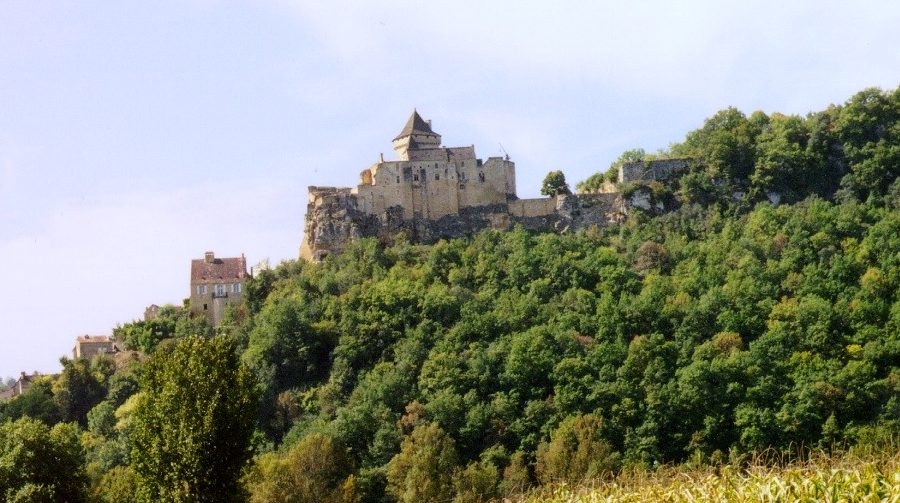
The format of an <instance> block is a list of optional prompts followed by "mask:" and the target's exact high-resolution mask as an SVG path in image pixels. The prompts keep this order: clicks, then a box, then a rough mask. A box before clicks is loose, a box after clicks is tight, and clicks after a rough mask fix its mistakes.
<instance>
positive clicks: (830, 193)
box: [576, 88, 900, 205]
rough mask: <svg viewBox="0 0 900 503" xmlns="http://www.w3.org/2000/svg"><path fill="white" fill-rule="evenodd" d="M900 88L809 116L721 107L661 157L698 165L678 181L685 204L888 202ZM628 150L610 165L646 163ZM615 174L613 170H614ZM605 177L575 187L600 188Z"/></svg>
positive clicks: (899, 144)
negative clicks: (738, 197)
mask: <svg viewBox="0 0 900 503" xmlns="http://www.w3.org/2000/svg"><path fill="white" fill-rule="evenodd" d="M898 118H900V88H897V89H895V90H894V91H882V90H880V89H876V88H870V89H865V90H863V91H861V92H859V93H857V94H856V95H854V96H853V97H851V98H850V99H849V100H847V101H846V102H845V103H844V104H842V105H832V106H830V107H828V108H827V109H826V110H823V111H821V112H816V113H811V114H809V115H807V116H806V117H801V116H797V115H784V114H780V113H773V114H772V115H766V114H764V113H763V112H759V111H757V112H753V113H752V114H750V116H749V117H748V116H746V115H745V114H744V113H743V112H741V111H740V110H737V109H736V108H733V107H732V108H727V109H725V110H721V111H719V112H718V113H716V114H715V115H713V116H712V117H710V118H708V119H706V121H705V122H704V124H703V126H702V127H701V128H699V129H696V130H694V131H691V132H690V133H688V134H687V136H686V138H685V139H684V141H683V142H680V143H676V144H673V145H672V146H671V147H670V148H669V149H668V151H665V152H662V153H661V156H662V157H685V158H690V159H692V160H693V161H694V164H695V166H694V169H692V171H691V172H690V173H688V174H687V175H685V176H683V177H682V178H681V179H680V180H679V191H678V196H679V199H680V201H681V202H682V203H685V204H694V203H697V204H702V205H709V204H714V203H723V204H732V202H731V201H730V199H731V198H730V197H726V196H731V194H734V193H737V194H746V195H747V197H749V198H750V200H751V201H762V200H765V199H766V198H768V197H776V195H777V197H779V198H781V201H782V202H797V201H800V200H802V199H804V198H806V197H808V196H810V195H818V196H820V197H825V198H831V197H838V198H840V199H847V198H854V199H857V200H866V199H868V198H870V197H872V198H875V200H881V199H882V198H883V197H885V196H886V195H887V194H888V193H889V190H890V187H891V183H893V182H894V180H895V179H896V178H897V176H898V175H900V167H898V166H900V122H898ZM642 154H643V151H641V150H629V151H626V152H625V153H624V154H622V156H621V157H620V158H619V159H618V160H617V161H615V162H613V163H612V165H611V168H610V169H611V170H612V169H613V168H615V167H617V165H620V164H622V163H623V162H625V161H626V160H639V159H640V157H638V156H639V155H642ZM608 173H609V172H608ZM604 176H605V175H601V174H600V173H597V174H595V175H591V176H590V177H589V178H588V179H586V180H584V181H583V182H579V183H578V184H577V185H576V187H577V188H578V190H579V192H590V191H592V190H596V189H597V188H599V186H600V185H601V184H602V183H603V180H604Z"/></svg>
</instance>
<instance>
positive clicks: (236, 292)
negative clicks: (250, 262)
mask: <svg viewBox="0 0 900 503" xmlns="http://www.w3.org/2000/svg"><path fill="white" fill-rule="evenodd" d="M248 277H249V275H248V274H247V259H246V258H245V257H244V255H243V254H241V256H240V257H234V258H216V256H215V254H214V253H213V252H211V251H208V252H206V253H205V254H204V256H203V258H202V259H194V260H192V261H191V297H190V298H191V301H190V303H191V314H193V315H196V316H205V317H206V319H207V320H209V322H210V323H212V324H213V325H214V326H215V325H218V324H219V323H221V322H222V318H223V317H224V316H225V307H226V306H228V305H233V304H239V303H241V302H243V300H244V294H243V292H244V282H245V281H246V280H247V278H248Z"/></svg>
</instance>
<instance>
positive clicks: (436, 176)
mask: <svg viewBox="0 0 900 503" xmlns="http://www.w3.org/2000/svg"><path fill="white" fill-rule="evenodd" d="M434 179H435V180H440V179H441V174H440V173H438V172H437V171H435V172H434Z"/></svg>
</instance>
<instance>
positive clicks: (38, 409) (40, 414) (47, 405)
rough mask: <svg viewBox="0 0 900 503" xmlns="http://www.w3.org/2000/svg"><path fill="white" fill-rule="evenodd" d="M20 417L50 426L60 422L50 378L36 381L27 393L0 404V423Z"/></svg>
mask: <svg viewBox="0 0 900 503" xmlns="http://www.w3.org/2000/svg"><path fill="white" fill-rule="evenodd" d="M22 417H30V418H33V419H39V420H41V421H43V422H44V424H47V425H50V426H52V425H54V424H56V423H58V422H59V421H60V412H59V406H58V405H57V404H56V401H55V400H54V399H53V383H52V379H51V378H50V377H43V378H40V379H38V380H36V381H35V382H33V383H32V384H31V387H30V388H29V389H28V391H26V392H25V393H22V394H21V395H19V396H17V397H15V398H13V399H12V400H10V401H9V402H0V422H2V421H4V420H5V419H13V420H15V419H19V418H22Z"/></svg>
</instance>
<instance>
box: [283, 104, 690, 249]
mask: <svg viewBox="0 0 900 503" xmlns="http://www.w3.org/2000/svg"><path fill="white" fill-rule="evenodd" d="M393 145H394V150H395V151H396V153H397V155H398V157H399V159H398V160H394V161H386V160H384V156H382V158H381V159H380V160H379V161H378V162H376V163H375V164H373V165H372V166H370V167H369V168H367V169H365V170H363V172H362V173H360V183H359V184H358V185H357V186H356V187H354V188H344V187H316V186H312V187H309V203H308V205H307V210H306V224H305V227H304V233H303V241H302V243H301V245H300V258H302V259H304V260H313V261H318V260H321V259H322V258H324V257H325V256H327V255H329V254H335V253H340V252H341V251H342V250H343V249H344V247H345V246H346V245H347V244H348V243H350V242H351V241H353V240H355V239H359V238H363V237H375V238H378V239H379V240H381V241H382V242H390V241H391V240H392V239H393V237H394V236H395V235H397V233H400V232H403V233H405V234H406V235H407V236H408V237H409V238H410V239H411V240H413V241H415V242H421V243H430V242H434V241H437V240H439V239H452V238H459V237H465V236H470V235H472V234H474V233H477V232H478V231H481V230H483V229H489V228H490V229H500V230H505V229H511V228H512V227H513V226H515V225H521V226H523V227H524V228H526V229H529V230H534V231H541V232H564V231H567V230H577V229H584V228H587V227H590V226H592V225H597V226H601V227H602V226H606V225H609V224H610V223H615V222H619V221H621V220H622V219H623V218H624V217H625V216H626V214H627V211H628V208H629V204H628V201H627V200H626V199H624V198H623V197H622V195H621V193H619V192H608V193H598V194H580V195H560V196H556V197H550V198H539V199H519V198H518V197H517V196H516V178H515V177H516V175H515V163H513V162H512V161H511V160H510V159H509V156H507V157H505V158H500V157H490V158H488V159H487V160H486V161H482V160H481V159H478V158H477V157H476V155H475V147H474V146H468V147H442V146H441V135H439V134H437V133H436V132H434V130H433V129H432V127H431V121H426V120H424V119H422V117H421V116H420V115H419V114H418V112H416V111H413V113H412V115H411V116H410V118H409V120H408V121H407V122H406V125H405V126H404V127H403V129H402V130H401V131H400V133H399V134H398V135H397V136H396V137H395V138H394V140H393ZM682 163H683V164H682ZM630 164H632V165H633V166H629V165H626V166H629V167H628V168H626V167H624V166H623V168H621V169H620V172H619V177H620V180H621V179H627V180H626V181H631V180H632V179H647V178H648V177H647V176H641V175H642V174H644V175H646V173H648V172H649V173H651V174H652V175H656V174H657V171H659V177H658V178H659V179H666V180H668V179H670V178H674V177H677V176H680V174H682V172H683V171H684V170H686V166H687V162H686V161H681V160H678V162H677V163H674V164H672V165H671V166H669V163H667V162H666V161H654V164H653V169H649V168H648V167H646V166H638V165H637V164H636V163H630ZM649 179H657V177H655V176H650V177H649Z"/></svg>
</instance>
